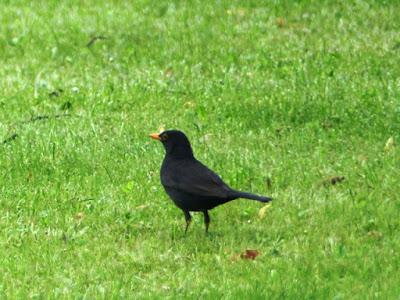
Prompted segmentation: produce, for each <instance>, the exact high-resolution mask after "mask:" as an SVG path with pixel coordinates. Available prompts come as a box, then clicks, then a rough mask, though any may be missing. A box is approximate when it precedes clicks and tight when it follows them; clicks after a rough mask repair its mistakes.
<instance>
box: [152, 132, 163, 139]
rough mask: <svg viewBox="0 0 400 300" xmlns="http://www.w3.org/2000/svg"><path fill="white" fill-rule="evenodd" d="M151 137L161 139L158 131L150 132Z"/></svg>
mask: <svg viewBox="0 0 400 300" xmlns="http://www.w3.org/2000/svg"><path fill="white" fill-rule="evenodd" d="M150 137H151V138H152V139H154V140H161V139H160V135H159V134H158V133H152V134H150Z"/></svg>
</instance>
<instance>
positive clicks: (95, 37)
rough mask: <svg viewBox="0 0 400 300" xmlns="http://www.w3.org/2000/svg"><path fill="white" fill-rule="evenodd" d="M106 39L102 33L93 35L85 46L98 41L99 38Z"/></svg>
mask: <svg viewBox="0 0 400 300" xmlns="http://www.w3.org/2000/svg"><path fill="white" fill-rule="evenodd" d="M106 39H107V37H105V36H104V35H95V36H94V37H92V38H91V39H90V41H89V42H88V43H87V44H86V47H91V46H92V45H93V44H94V43H95V42H97V41H100V40H106Z"/></svg>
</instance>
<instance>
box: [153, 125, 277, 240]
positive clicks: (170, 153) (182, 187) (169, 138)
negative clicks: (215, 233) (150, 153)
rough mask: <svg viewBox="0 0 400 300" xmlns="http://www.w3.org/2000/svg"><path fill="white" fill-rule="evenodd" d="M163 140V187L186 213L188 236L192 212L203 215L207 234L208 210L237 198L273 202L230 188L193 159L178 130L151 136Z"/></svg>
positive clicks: (186, 141)
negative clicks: (198, 212) (164, 152)
mask: <svg viewBox="0 0 400 300" xmlns="http://www.w3.org/2000/svg"><path fill="white" fill-rule="evenodd" d="M150 136H151V137H152V138H153V139H157V140H160V141H161V142H162V144H163V145H164V148H165V151H166V154H165V157H164V161H163V163H162V166H161V172H160V177H161V183H162V185H163V186H164V189H165V191H166V192H167V194H168V195H169V197H170V198H171V199H172V200H173V201H174V203H175V204H176V206H178V207H179V208H180V209H181V210H182V211H183V213H184V215H185V219H186V229H185V233H186V231H187V229H188V227H189V224H190V221H191V215H190V212H191V211H200V212H203V214H204V222H205V225H206V232H207V231H208V227H209V224H210V216H209V214H208V210H210V209H212V208H214V207H216V206H218V205H221V204H224V203H226V202H229V201H232V200H234V199H237V198H245V199H251V200H257V201H260V202H269V201H271V200H272V199H271V198H268V197H263V196H258V195H254V194H251V193H247V192H241V191H237V190H234V189H232V188H230V187H229V186H228V185H227V184H226V183H224V182H223V181H222V179H221V178H220V177H219V176H218V175H217V174H216V173H214V172H213V171H211V170H210V169H209V168H207V167H206V166H205V165H203V164H202V163H201V162H199V161H198V160H197V159H196V158H195V157H194V155H193V151H192V147H191V145H190V142H189V140H188V138H187V137H186V135H185V134H184V133H183V132H181V131H178V130H167V131H164V132H162V133H160V134H151V135H150Z"/></svg>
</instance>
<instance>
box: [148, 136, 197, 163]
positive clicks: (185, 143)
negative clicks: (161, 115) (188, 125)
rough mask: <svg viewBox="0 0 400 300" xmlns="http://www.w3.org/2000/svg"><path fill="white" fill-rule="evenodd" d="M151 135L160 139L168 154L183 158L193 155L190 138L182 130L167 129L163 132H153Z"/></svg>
mask: <svg viewBox="0 0 400 300" xmlns="http://www.w3.org/2000/svg"><path fill="white" fill-rule="evenodd" d="M150 137H151V138H152V139H155V140H159V141H160V142H161V143H162V144H163V145H164V148H165V151H166V153H167V154H168V155H171V156H175V157H181V158H188V157H193V151H192V147H191V146H190V142H189V139H188V138H187V136H186V135H185V134H184V133H183V132H182V131H179V130H165V131H163V132H161V133H152V134H150Z"/></svg>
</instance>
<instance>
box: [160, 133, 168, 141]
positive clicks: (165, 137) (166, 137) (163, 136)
mask: <svg viewBox="0 0 400 300" xmlns="http://www.w3.org/2000/svg"><path fill="white" fill-rule="evenodd" d="M167 139H168V134H166V133H164V134H163V135H162V136H161V140H163V141H166V140H167Z"/></svg>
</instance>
